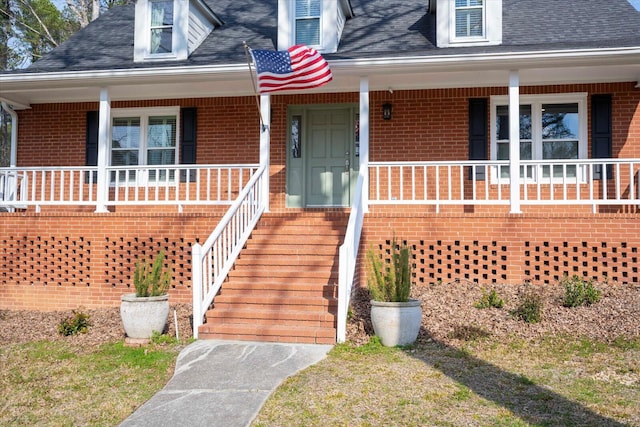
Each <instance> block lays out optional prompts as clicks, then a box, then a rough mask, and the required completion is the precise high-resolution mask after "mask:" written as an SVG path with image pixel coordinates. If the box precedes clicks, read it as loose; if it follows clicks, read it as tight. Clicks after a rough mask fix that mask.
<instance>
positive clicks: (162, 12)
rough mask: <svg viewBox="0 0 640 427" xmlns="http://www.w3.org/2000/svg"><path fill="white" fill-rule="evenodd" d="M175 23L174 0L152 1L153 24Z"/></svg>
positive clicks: (156, 25) (157, 25)
mask: <svg viewBox="0 0 640 427" xmlns="http://www.w3.org/2000/svg"><path fill="white" fill-rule="evenodd" d="M167 25H169V26H171V25H173V0H171V1H153V2H151V26H152V27H160V26H167Z"/></svg>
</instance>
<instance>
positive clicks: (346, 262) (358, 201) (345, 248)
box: [336, 175, 364, 342]
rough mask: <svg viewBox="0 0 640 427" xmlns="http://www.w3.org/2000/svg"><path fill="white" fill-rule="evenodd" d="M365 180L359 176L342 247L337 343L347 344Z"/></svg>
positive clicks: (362, 218) (362, 221) (361, 222)
mask: <svg viewBox="0 0 640 427" xmlns="http://www.w3.org/2000/svg"><path fill="white" fill-rule="evenodd" d="M363 183H364V178H363V176H362V175H359V176H358V182H357V184H356V189H355V192H354V195H353V204H352V205H351V214H350V215H349V222H348V224H347V231H346V233H345V236H344V243H343V244H342V246H340V258H339V269H340V270H339V276H338V318H337V325H336V326H337V332H336V334H337V341H338V342H345V340H346V333H347V312H348V310H349V300H350V299H351V289H352V288H353V280H354V277H355V272H356V264H357V260H358V249H359V248H360V235H361V233H362V225H363V223H364V206H363V204H362V191H363V188H362V187H363Z"/></svg>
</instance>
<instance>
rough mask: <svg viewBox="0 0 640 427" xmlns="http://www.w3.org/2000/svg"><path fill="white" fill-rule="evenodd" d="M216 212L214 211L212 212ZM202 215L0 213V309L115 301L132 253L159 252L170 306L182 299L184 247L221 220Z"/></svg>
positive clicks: (187, 273)
mask: <svg viewBox="0 0 640 427" xmlns="http://www.w3.org/2000/svg"><path fill="white" fill-rule="evenodd" d="M218 210H219V209H218ZM218 210H216V209H212V211H213V212H214V213H210V214H201V213H193V214H175V213H172V214H153V213H151V214H138V213H108V214H83V213H77V214H62V213H58V214H55V213H51V214H45V213H43V214H19V213H16V214H6V213H5V214H2V228H1V229H0V263H2V269H1V270H0V309H13V310H21V309H25V310H26V309H28V310H42V311H49V310H63V309H70V308H76V307H78V306H84V307H87V308H93V307H109V306H117V305H119V302H120V296H121V295H122V294H125V293H131V292H134V289H133V288H132V279H131V277H132V275H133V269H134V263H135V261H136V258H137V257H138V256H140V257H149V256H153V255H154V254H155V253H157V252H158V251H159V250H161V249H162V250H164V251H165V253H166V254H167V259H168V260H170V261H171V263H172V267H173V282H172V288H171V289H170V291H169V295H170V301H171V303H177V302H180V303H190V302H191V298H192V293H191V246H192V245H193V243H194V242H197V241H200V242H202V241H204V240H205V239H206V238H207V237H208V236H209V234H210V233H211V231H212V230H213V228H214V227H215V225H216V224H217V223H218V221H219V220H220V218H221V217H222V213H220V212H218Z"/></svg>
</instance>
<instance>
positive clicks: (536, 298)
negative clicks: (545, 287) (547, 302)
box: [511, 291, 544, 323]
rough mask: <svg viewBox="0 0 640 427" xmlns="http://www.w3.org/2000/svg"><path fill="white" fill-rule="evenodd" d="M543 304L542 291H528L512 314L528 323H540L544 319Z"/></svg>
mask: <svg viewBox="0 0 640 427" xmlns="http://www.w3.org/2000/svg"><path fill="white" fill-rule="evenodd" d="M543 305H544V303H543V301H542V295H540V293H538V292H533V291H527V292H526V293H525V295H524V297H523V298H522V301H521V302H520V304H519V305H518V306H517V307H516V308H515V310H513V311H512V312H511V315H512V316H514V317H516V318H518V319H520V320H522V321H524V322H527V323H539V322H540V321H541V320H542V308H543Z"/></svg>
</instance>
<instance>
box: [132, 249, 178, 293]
mask: <svg viewBox="0 0 640 427" xmlns="http://www.w3.org/2000/svg"><path fill="white" fill-rule="evenodd" d="M164 258H165V254H164V251H160V252H159V253H158V256H156V258H155V260H154V261H153V264H151V263H150V262H149V260H147V259H143V260H137V261H136V265H135V271H134V272H133V286H134V287H135V288H136V296H137V297H156V296H159V295H164V294H166V293H167V291H168V290H169V285H170V284H171V274H172V271H171V266H170V265H169V266H168V267H167V269H166V270H165V268H164Z"/></svg>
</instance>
